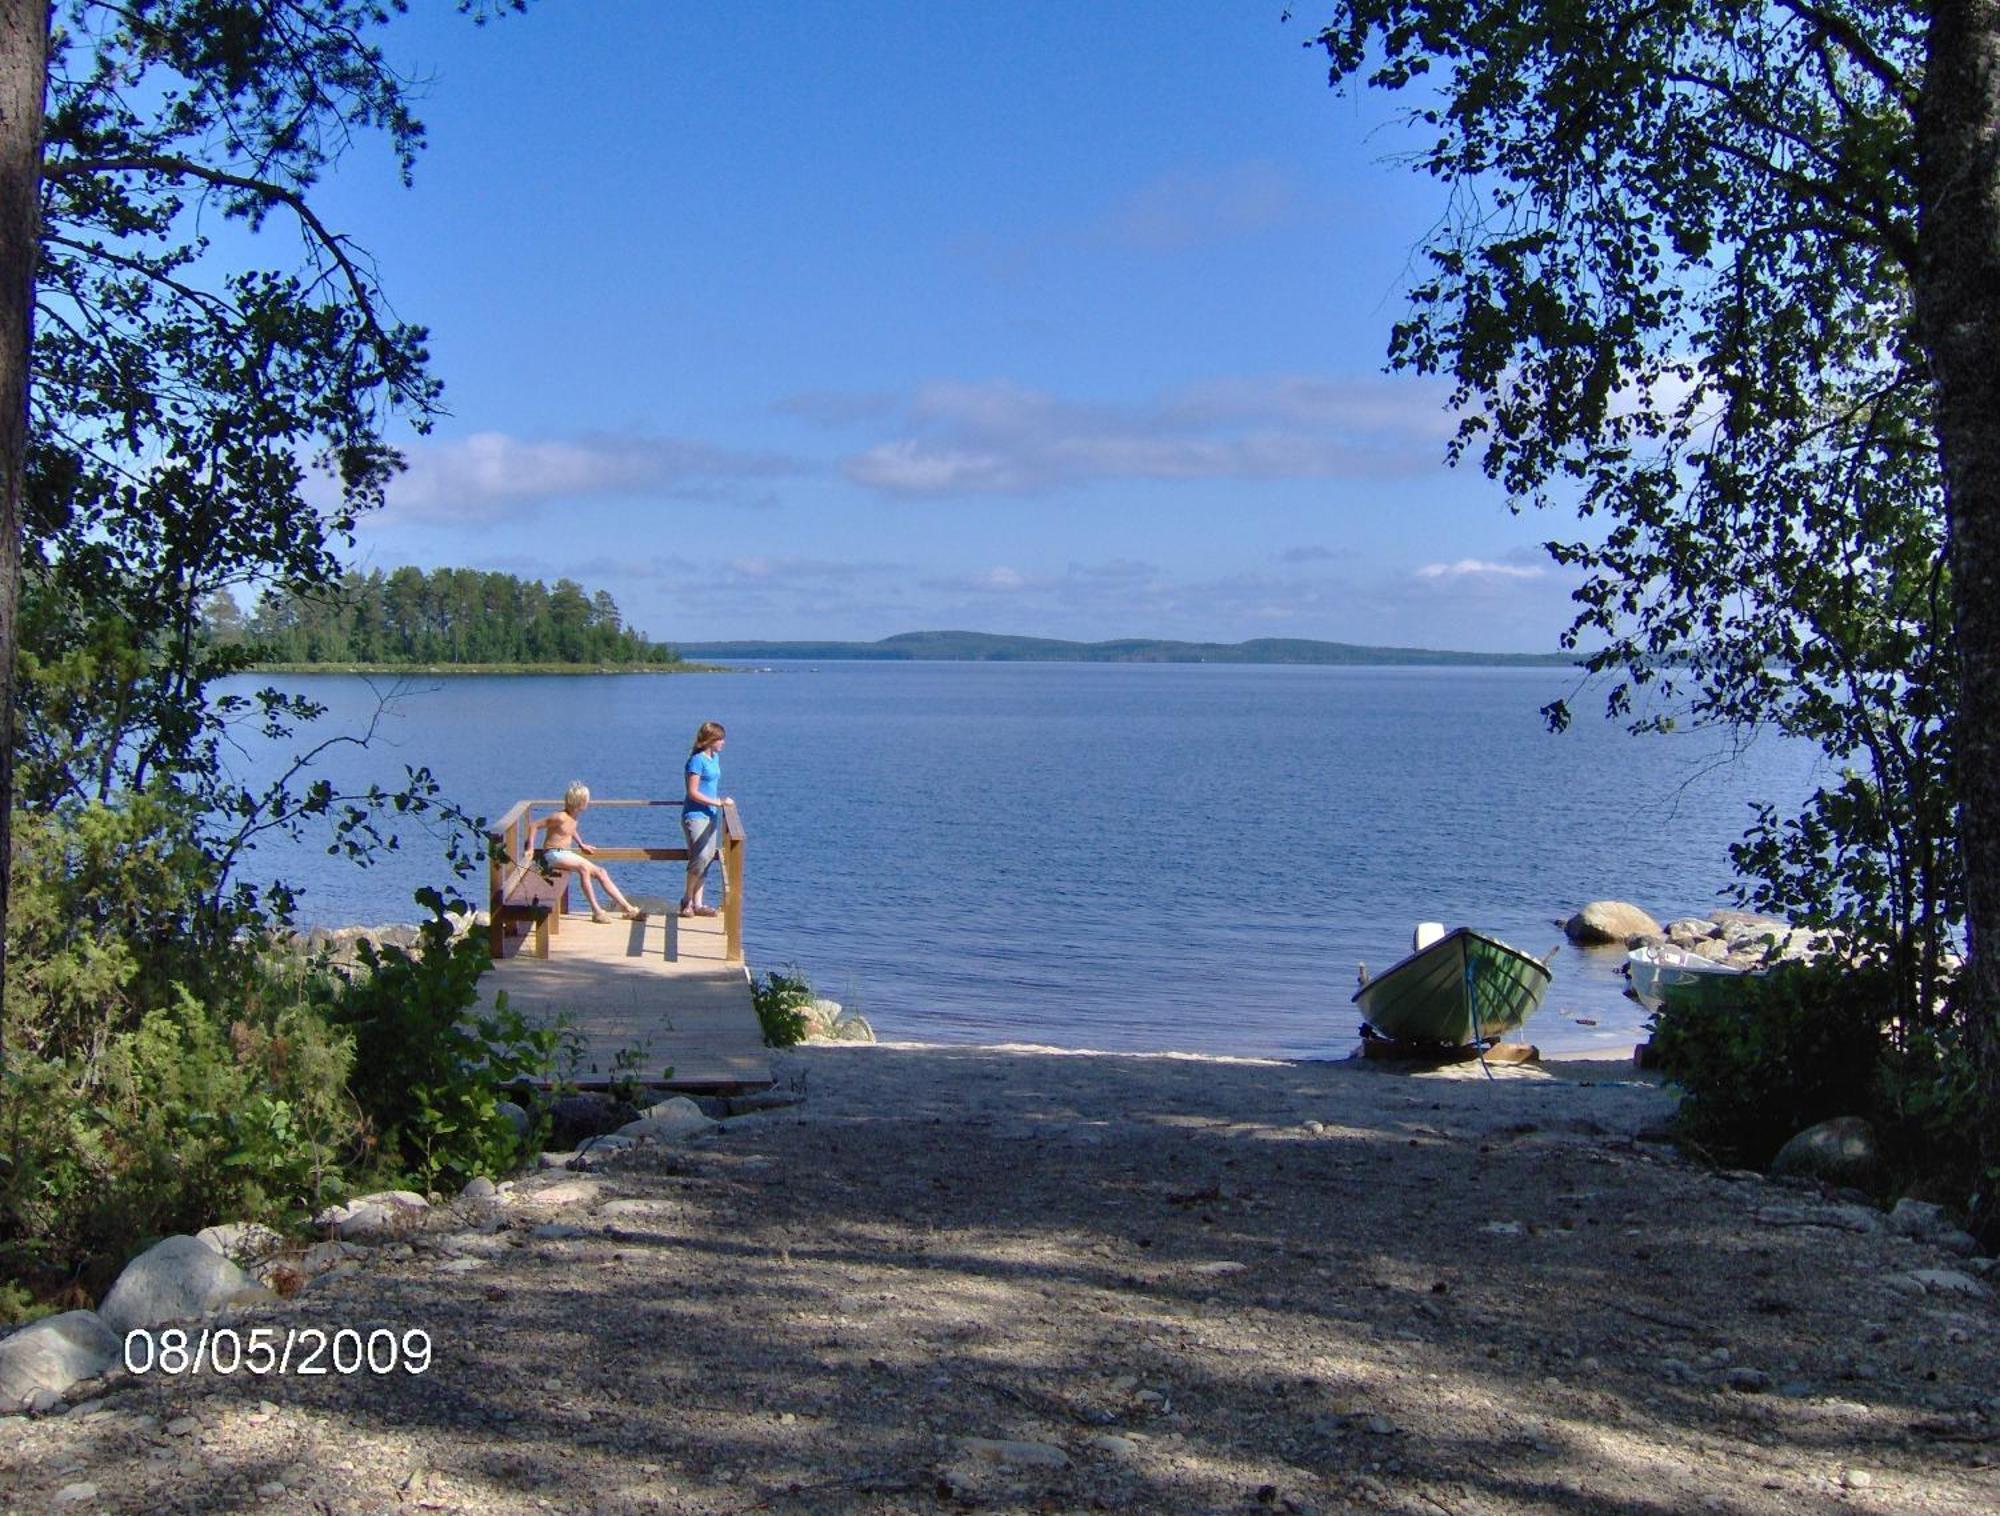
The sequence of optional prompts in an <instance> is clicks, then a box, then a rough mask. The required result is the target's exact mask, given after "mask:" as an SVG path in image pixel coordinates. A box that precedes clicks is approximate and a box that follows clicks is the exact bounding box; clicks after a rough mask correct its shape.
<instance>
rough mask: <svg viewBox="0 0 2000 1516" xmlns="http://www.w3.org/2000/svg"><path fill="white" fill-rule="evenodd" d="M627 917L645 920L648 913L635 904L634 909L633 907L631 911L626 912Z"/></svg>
mask: <svg viewBox="0 0 2000 1516" xmlns="http://www.w3.org/2000/svg"><path fill="white" fill-rule="evenodd" d="M625 919H626V920H627V921H644V920H645V919H646V913H645V912H644V911H642V910H640V909H639V908H638V907H637V906H636V905H635V906H633V907H632V909H631V910H629V911H627V912H626V913H625Z"/></svg>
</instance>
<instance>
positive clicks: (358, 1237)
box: [313, 1190, 431, 1242]
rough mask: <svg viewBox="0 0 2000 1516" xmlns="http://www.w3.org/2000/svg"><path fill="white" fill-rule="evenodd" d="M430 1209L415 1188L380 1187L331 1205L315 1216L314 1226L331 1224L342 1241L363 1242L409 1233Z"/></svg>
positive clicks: (329, 1225)
mask: <svg viewBox="0 0 2000 1516" xmlns="http://www.w3.org/2000/svg"><path fill="white" fill-rule="evenodd" d="M430 1208H431V1206H430V1202H429V1201H428V1200H426V1199H424V1197H423V1196H421V1195H419V1194H417V1193H416V1192H415V1191H413V1190H380V1191H377V1192H376V1193H375V1194H373V1195H361V1196H357V1197H356V1198H355V1199H353V1200H350V1201H348V1202H347V1203H346V1204H345V1205H336V1206H329V1207H328V1208H327V1209H326V1210H323V1211H321V1212H320V1213H319V1214H318V1215H317V1216H315V1217H313V1225H314V1226H319V1227H331V1228H332V1229H333V1235H334V1236H336V1237H338V1238H339V1239H340V1240H341V1241H342V1242H362V1241H368V1240H370V1239H374V1238H382V1237H393V1236H397V1235H399V1234H401V1233H403V1232H407V1231H409V1230H410V1229H411V1228H413V1227H416V1226H419V1225H421V1224H422V1222H423V1218H424V1213H425V1212H426V1211H428V1210H429V1209H430Z"/></svg>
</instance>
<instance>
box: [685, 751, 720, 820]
mask: <svg viewBox="0 0 2000 1516" xmlns="http://www.w3.org/2000/svg"><path fill="white" fill-rule="evenodd" d="M687 771H688V772H689V773H690V774H693V775H694V776H695V779H696V780H697V783H696V786H695V789H696V792H697V793H698V794H703V795H713V796H714V797H715V798H716V799H718V800H720V799H721V798H722V760H721V759H720V758H718V757H716V756H715V754H713V753H708V752H700V753H695V754H693V755H691V756H690V757H689V758H688V761H687ZM681 815H682V817H683V818H692V817H695V816H703V817H706V818H707V819H708V820H710V821H713V820H714V819H715V817H716V808H715V807H714V806H712V805H696V804H695V803H694V801H692V800H683V801H682V802H681Z"/></svg>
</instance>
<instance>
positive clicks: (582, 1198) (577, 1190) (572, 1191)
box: [514, 1179, 604, 1206]
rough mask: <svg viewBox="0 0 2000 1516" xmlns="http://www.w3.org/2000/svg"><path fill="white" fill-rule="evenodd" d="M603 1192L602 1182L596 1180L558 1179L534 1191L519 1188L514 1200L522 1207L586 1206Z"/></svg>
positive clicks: (515, 1192)
mask: <svg viewBox="0 0 2000 1516" xmlns="http://www.w3.org/2000/svg"><path fill="white" fill-rule="evenodd" d="M603 1191H604V1185H603V1183H602V1181H600V1180H596V1179H559V1180H557V1181H556V1182H555V1183H554V1184H545V1185H540V1186H538V1187H536V1188H535V1189H532V1190H531V1189H526V1188H521V1189H517V1190H515V1191H514V1198H515V1200H517V1201H519V1202H520V1203H521V1204H522V1205H533V1206H555V1205H588V1204H589V1203H590V1202H591V1201H593V1200H595V1199H596V1198H597V1197H598V1196H599V1195H600V1194H602V1193H603Z"/></svg>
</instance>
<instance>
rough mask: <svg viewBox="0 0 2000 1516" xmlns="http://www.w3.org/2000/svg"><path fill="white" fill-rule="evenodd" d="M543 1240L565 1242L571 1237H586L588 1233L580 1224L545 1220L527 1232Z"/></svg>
mask: <svg viewBox="0 0 2000 1516" xmlns="http://www.w3.org/2000/svg"><path fill="white" fill-rule="evenodd" d="M528 1235H529V1236H530V1237H536V1238H539V1239H541V1240H542V1241H543V1242H567V1241H569V1240H570V1239H571V1238H573V1237H587V1236H589V1235H590V1234H589V1233H588V1232H587V1231H585V1230H584V1228H582V1227H580V1226H571V1225H570V1224H569V1223H568V1222H566V1221H546V1222H543V1223H542V1225H540V1226H538V1227H536V1228H534V1229H533V1230H532V1231H530V1232H529V1233H528Z"/></svg>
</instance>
